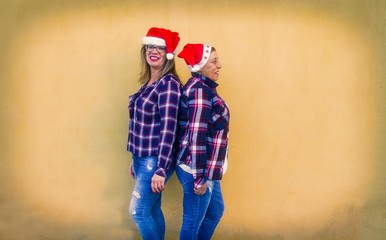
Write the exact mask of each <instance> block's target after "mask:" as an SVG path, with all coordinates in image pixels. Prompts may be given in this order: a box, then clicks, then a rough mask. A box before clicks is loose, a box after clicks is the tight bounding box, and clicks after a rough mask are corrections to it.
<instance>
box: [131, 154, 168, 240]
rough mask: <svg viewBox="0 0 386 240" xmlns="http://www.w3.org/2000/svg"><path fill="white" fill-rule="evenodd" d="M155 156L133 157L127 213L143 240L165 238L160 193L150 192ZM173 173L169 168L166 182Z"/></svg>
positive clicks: (155, 166)
mask: <svg viewBox="0 0 386 240" xmlns="http://www.w3.org/2000/svg"><path fill="white" fill-rule="evenodd" d="M157 161H158V158H157V156H149V157H136V156H133V170H134V176H135V185H134V190H133V194H132V197H131V202H130V207H129V213H130V216H131V218H132V219H133V220H134V222H135V224H136V225H137V227H138V229H139V232H140V234H141V236H142V239H144V240H162V239H164V236H165V219H164V215H163V213H162V210H161V196H162V194H161V193H153V192H152V190H151V178H152V177H153V175H154V172H155V170H156V168H157ZM173 171H174V166H170V168H169V169H168V171H167V178H166V180H168V179H169V178H170V176H171V175H172V173H173Z"/></svg>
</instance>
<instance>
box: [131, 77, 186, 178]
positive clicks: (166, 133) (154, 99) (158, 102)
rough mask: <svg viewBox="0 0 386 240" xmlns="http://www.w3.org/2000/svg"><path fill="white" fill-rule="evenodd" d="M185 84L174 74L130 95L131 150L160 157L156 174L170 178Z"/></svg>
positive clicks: (142, 155)
mask: <svg viewBox="0 0 386 240" xmlns="http://www.w3.org/2000/svg"><path fill="white" fill-rule="evenodd" d="M180 96H181V84H180V83H179V82H178V80H177V78H176V77H175V76H174V75H172V74H167V75H165V76H163V77H162V78H161V79H159V80H158V81H156V82H154V83H153V84H152V85H150V86H146V85H144V86H142V87H141V88H140V89H139V91H138V92H137V93H135V94H134V95H132V96H130V97H129V113H130V121H129V139H128V143H127V150H128V151H130V152H132V154H134V155H136V156H138V157H146V156H157V157H158V164H157V169H156V172H155V173H156V174H157V175H160V176H163V177H166V171H167V169H168V168H169V166H170V164H171V163H172V157H173V156H172V152H173V145H174V140H175V135H176V134H175V133H176V129H177V116H178V106H179V100H180Z"/></svg>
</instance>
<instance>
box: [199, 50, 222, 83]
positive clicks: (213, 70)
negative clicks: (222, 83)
mask: <svg viewBox="0 0 386 240" xmlns="http://www.w3.org/2000/svg"><path fill="white" fill-rule="evenodd" d="M221 67H222V66H221V63H220V60H219V57H218V56H217V52H216V51H213V52H212V53H211V54H210V56H209V60H208V62H207V63H206V64H205V66H204V67H203V68H202V69H201V70H200V72H201V74H202V75H204V76H205V77H208V78H210V79H212V80H213V81H217V80H218V77H219V74H220V68H221Z"/></svg>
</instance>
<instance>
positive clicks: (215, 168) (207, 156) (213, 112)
mask: <svg viewBox="0 0 386 240" xmlns="http://www.w3.org/2000/svg"><path fill="white" fill-rule="evenodd" d="M217 86H218V84H217V83H216V82H214V81H213V80H211V79H209V78H205V77H204V76H203V75H200V74H198V73H192V77H191V78H190V79H189V80H188V82H187V83H186V84H185V85H184V87H183V90H182V95H181V101H180V113H179V117H178V118H179V119H178V121H179V132H178V137H177V139H178V144H179V151H178V156H177V164H184V165H186V166H187V167H189V172H191V173H192V175H193V178H194V179H195V181H194V185H195V188H199V187H201V186H202V185H203V184H204V183H205V181H206V179H209V180H220V179H221V178H222V174H223V170H224V168H223V167H224V163H225V159H226V158H227V150H228V131H229V117H230V115H229V109H228V106H227V105H226V104H225V102H224V100H223V99H222V98H221V97H220V96H219V95H218V93H217V91H216V87H217Z"/></svg>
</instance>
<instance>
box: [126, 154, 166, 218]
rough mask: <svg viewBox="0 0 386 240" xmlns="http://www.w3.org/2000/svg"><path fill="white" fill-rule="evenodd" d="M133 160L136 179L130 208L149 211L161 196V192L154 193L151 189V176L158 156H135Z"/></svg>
mask: <svg viewBox="0 0 386 240" xmlns="http://www.w3.org/2000/svg"><path fill="white" fill-rule="evenodd" d="M133 162H134V173H135V176H136V179H135V185H134V189H133V194H132V200H131V203H130V208H131V210H134V209H135V210H136V211H137V212H138V211H141V212H142V211H144V212H148V211H150V209H151V207H152V206H153V204H154V203H155V202H156V201H157V199H158V198H159V196H160V194H156V193H153V192H152V190H151V178H152V177H153V175H154V172H155V169H156V166H157V158H156V157H144V158H140V157H134V158H133Z"/></svg>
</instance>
